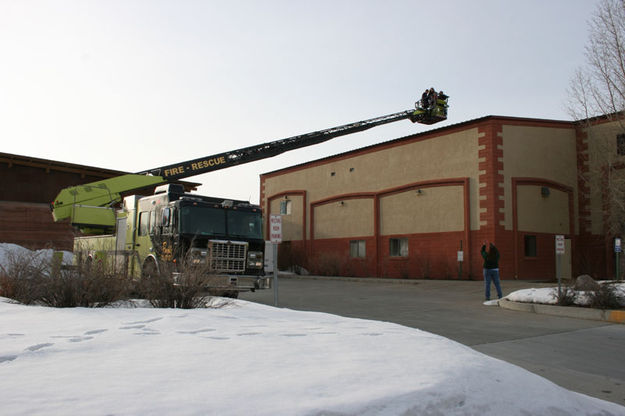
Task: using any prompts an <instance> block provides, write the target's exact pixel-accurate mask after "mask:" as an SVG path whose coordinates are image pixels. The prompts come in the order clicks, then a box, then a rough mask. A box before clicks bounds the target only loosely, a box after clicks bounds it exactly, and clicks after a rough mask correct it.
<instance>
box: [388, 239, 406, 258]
mask: <svg viewBox="0 0 625 416" xmlns="http://www.w3.org/2000/svg"><path fill="white" fill-rule="evenodd" d="M389 241H390V252H391V257H408V239H407V238H391V239H390V240H389Z"/></svg>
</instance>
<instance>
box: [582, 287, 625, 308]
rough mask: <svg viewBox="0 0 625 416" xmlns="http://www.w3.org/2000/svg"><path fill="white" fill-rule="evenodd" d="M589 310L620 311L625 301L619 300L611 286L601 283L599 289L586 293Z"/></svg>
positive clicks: (624, 305) (624, 306)
mask: <svg viewBox="0 0 625 416" xmlns="http://www.w3.org/2000/svg"><path fill="white" fill-rule="evenodd" d="M588 300H589V304H588V306H590V307H591V308H596V309H621V308H625V299H623V298H621V297H620V296H619V294H618V292H617V290H616V288H615V287H614V285H613V284H610V283H603V284H602V285H601V286H600V287H599V289H597V290H593V291H590V292H589V293H588Z"/></svg>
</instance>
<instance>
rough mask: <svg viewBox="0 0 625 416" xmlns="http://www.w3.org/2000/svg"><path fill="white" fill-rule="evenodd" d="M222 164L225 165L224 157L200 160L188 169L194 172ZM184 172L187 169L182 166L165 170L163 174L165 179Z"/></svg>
mask: <svg viewBox="0 0 625 416" xmlns="http://www.w3.org/2000/svg"><path fill="white" fill-rule="evenodd" d="M224 163H226V157H225V156H219V157H214V158H212V159H206V160H201V161H199V162H195V163H191V164H190V165H189V167H188V168H189V169H190V170H191V171H194V170H198V169H204V168H208V167H212V166H217V165H223V164H224ZM186 170H187V169H185V167H184V166H183V165H180V166H177V167H175V168H169V169H165V171H164V174H165V177H168V176H173V175H180V174H182V173H184V172H185V171H186Z"/></svg>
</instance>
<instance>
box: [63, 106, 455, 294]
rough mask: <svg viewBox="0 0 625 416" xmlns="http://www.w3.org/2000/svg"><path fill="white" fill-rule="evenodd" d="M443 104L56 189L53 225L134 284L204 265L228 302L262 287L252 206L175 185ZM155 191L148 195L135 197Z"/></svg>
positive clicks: (427, 116)
mask: <svg viewBox="0 0 625 416" xmlns="http://www.w3.org/2000/svg"><path fill="white" fill-rule="evenodd" d="M447 106H448V104H447V98H446V99H439V102H438V105H437V106H436V107H435V108H433V109H424V108H422V107H421V106H419V104H417V108H416V109H411V110H406V111H401V112H398V113H393V114H389V115H386V116H381V117H376V118H372V119H368V120H363V121H358V122H355V123H350V124H345V125H342V126H338V127H332V128H329V129H325V130H320V131H315V132H311V133H306V134H302V135H298V136H293V137H289V138H285V139H280V140H275V141H271V142H266V143H262V144H259V145H255V146H250V147H245V148H242V149H237V150H233V151H229V152H224V153H219V154H214V155H210V156H206V157H202V158H198V159H193V160H189V161H185V162H180V163H176V164H173V165H167V166H161V167H158V168H154V169H150V170H147V171H143V172H139V173H136V174H126V175H121V176H118V177H113V178H109V179H105V180H101V181H97V182H93V183H88V184H84V185H78V186H73V187H69V188H65V189H63V190H61V192H60V193H59V194H58V196H57V197H56V198H55V200H54V202H52V204H51V209H52V215H53V218H54V220H55V221H61V220H66V219H69V222H70V223H71V224H72V225H73V226H74V227H75V228H76V229H78V230H79V231H80V234H81V236H79V237H76V238H75V241H74V254H75V256H76V258H77V259H79V261H84V262H87V263H92V262H97V263H99V264H101V263H106V264H107V265H111V266H112V267H114V269H115V270H116V271H118V272H121V273H122V274H124V275H126V276H130V277H132V278H134V279H141V278H149V277H151V276H155V275H156V274H158V273H161V272H162V271H163V270H168V271H171V273H173V274H176V273H181V270H180V267H181V266H180V265H182V264H184V263H185V262H188V261H191V262H193V263H200V264H204V265H206V266H207V273H210V274H211V279H210V281H211V282H212V283H211V288H210V289H211V290H213V291H216V292H219V293H224V294H227V295H230V296H236V295H237V294H238V292H240V291H248V290H252V291H253V290H256V289H264V288H268V287H269V285H270V283H269V279H268V278H265V276H264V261H263V256H264V245H265V242H264V238H263V233H262V230H263V227H262V212H261V209H260V206H258V205H253V204H250V203H249V202H248V201H240V200H234V199H227V198H216V197H209V196H201V195H196V194H192V193H187V192H185V189H184V186H183V184H181V183H180V181H181V180H182V179H185V178H189V177H192V176H195V175H200V174H203V173H207V172H212V171H216V170H220V169H225V168H229V167H232V166H237V165H241V164H244V163H249V162H253V161H257V160H261V159H266V158H269V157H273V156H276V155H279V154H281V153H284V152H286V151H289V150H294V149H299V148H302V147H306V146H311V145H314V144H318V143H322V142H325V141H327V140H330V139H333V138H336V137H339V136H344V135H348V134H352V133H356V132H360V131H364V130H367V129H370V128H372V127H375V126H380V125H383V124H387V123H392V122H395V121H399V120H404V119H410V120H411V121H412V122H413V123H415V122H418V123H423V124H433V123H436V122H439V121H442V120H445V119H446V118H447ZM145 189H149V190H152V189H155V190H154V192H153V194H152V195H142V193H143V192H142V191H144V190H145Z"/></svg>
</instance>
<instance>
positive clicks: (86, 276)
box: [0, 250, 129, 308]
mask: <svg viewBox="0 0 625 416" xmlns="http://www.w3.org/2000/svg"><path fill="white" fill-rule="evenodd" d="M128 289H129V284H128V282H127V281H126V280H125V279H123V278H121V277H120V276H118V275H116V274H115V273H113V272H109V271H107V270H104V269H103V268H87V267H71V268H62V267H61V264H60V261H59V258H58V257H56V256H53V257H52V258H45V256H43V255H42V254H41V253H37V252H30V251H26V250H23V251H15V252H9V253H7V254H6V258H5V264H4V265H3V266H1V270H0V296H5V297H8V298H11V299H14V300H16V301H18V302H20V303H23V304H26V305H29V304H40V305H46V306H52V307H59V308H63V307H77V306H81V307H102V306H107V305H109V304H111V303H112V302H115V301H117V300H121V299H124V298H126V297H127V295H128V292H129V290H128Z"/></svg>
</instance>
